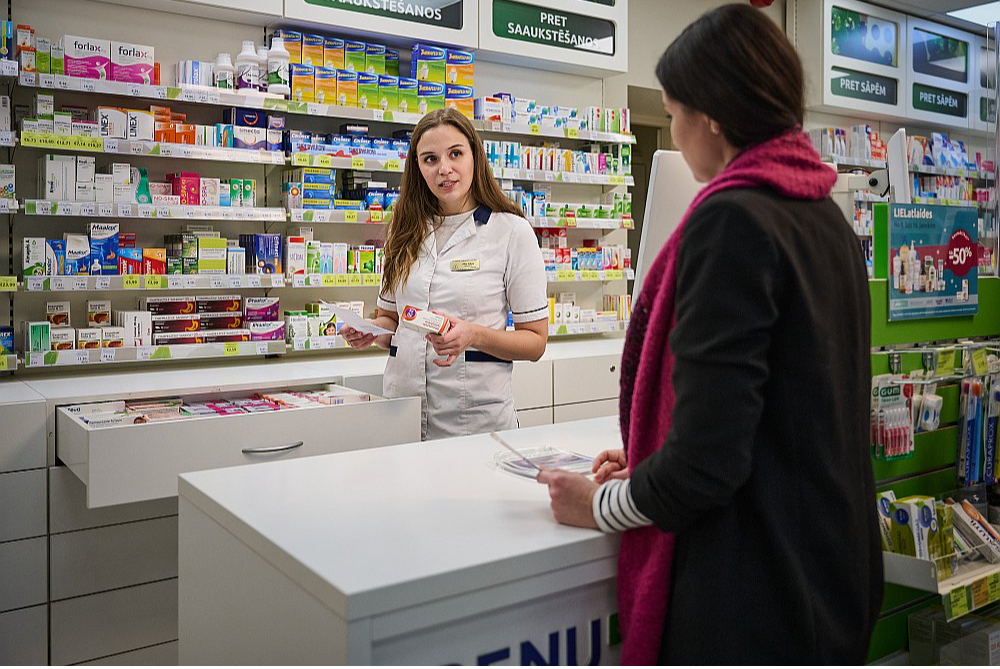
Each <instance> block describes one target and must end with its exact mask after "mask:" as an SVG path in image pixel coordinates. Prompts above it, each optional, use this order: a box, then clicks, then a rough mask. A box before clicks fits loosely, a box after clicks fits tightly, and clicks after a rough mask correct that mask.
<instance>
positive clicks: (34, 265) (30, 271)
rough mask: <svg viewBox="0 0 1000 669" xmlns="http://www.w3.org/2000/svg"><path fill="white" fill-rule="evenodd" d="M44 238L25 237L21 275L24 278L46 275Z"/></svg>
mask: <svg viewBox="0 0 1000 669" xmlns="http://www.w3.org/2000/svg"><path fill="white" fill-rule="evenodd" d="M46 246H47V244H46V243H45V238H44V237H25V238H24V243H23V245H22V247H21V248H22V254H21V273H22V274H23V275H24V276H44V275H45V247H46Z"/></svg>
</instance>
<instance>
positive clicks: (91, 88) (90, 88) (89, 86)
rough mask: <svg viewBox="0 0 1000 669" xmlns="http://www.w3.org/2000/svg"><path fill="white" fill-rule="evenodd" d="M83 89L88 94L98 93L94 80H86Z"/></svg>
mask: <svg viewBox="0 0 1000 669" xmlns="http://www.w3.org/2000/svg"><path fill="white" fill-rule="evenodd" d="M81 88H82V89H83V90H84V91H86V92H87V93H95V92H97V82H96V81H94V80H93V79H84V80H83V82H82V85H81Z"/></svg>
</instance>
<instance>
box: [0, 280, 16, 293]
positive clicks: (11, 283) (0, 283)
mask: <svg viewBox="0 0 1000 669" xmlns="http://www.w3.org/2000/svg"><path fill="white" fill-rule="evenodd" d="M14 290H17V277H16V276H0V292H3V293H9V292H11V291H14Z"/></svg>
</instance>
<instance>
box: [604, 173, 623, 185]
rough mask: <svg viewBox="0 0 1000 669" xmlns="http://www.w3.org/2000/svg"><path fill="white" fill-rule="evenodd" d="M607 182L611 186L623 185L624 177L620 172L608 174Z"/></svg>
mask: <svg viewBox="0 0 1000 669" xmlns="http://www.w3.org/2000/svg"><path fill="white" fill-rule="evenodd" d="M608 183H609V184H611V185H613V186H623V185H625V177H623V176H622V175H620V174H611V175H608Z"/></svg>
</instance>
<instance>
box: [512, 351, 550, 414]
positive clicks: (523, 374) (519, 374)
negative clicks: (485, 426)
mask: <svg viewBox="0 0 1000 669" xmlns="http://www.w3.org/2000/svg"><path fill="white" fill-rule="evenodd" d="M511 383H512V386H513V389H514V408H515V409H517V410H518V411H520V410H521V409H535V408H538V407H550V406H552V362H551V361H549V360H542V361H539V362H528V361H527V360H519V361H517V362H515V363H514V376H513V379H512V381H511Z"/></svg>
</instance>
